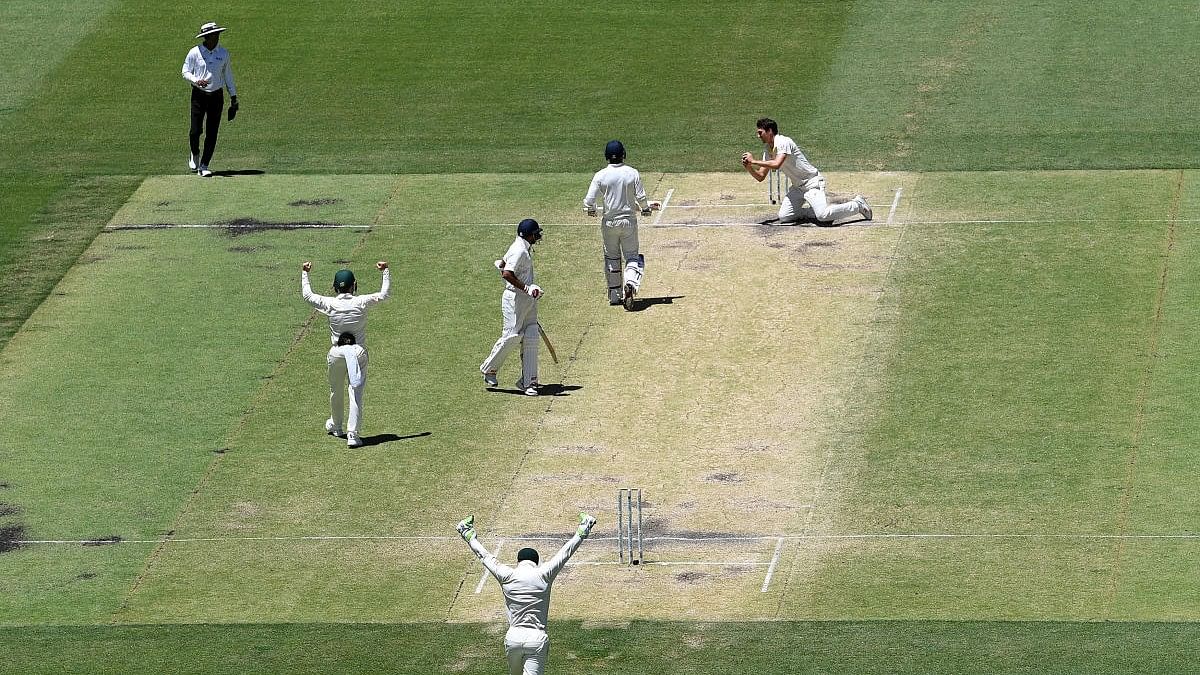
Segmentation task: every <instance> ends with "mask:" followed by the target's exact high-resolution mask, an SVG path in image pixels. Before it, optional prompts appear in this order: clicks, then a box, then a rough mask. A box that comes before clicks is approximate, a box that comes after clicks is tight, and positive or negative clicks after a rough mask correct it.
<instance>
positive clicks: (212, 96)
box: [183, 22, 238, 178]
mask: <svg viewBox="0 0 1200 675" xmlns="http://www.w3.org/2000/svg"><path fill="white" fill-rule="evenodd" d="M224 30H225V29H224V28H223V27H221V26H218V25H217V24H216V23H213V22H209V23H206V24H204V25H203V26H200V32H199V33H197V34H196V39H200V38H203V39H204V42H203V43H202V44H198V45H196V46H195V47H192V49H191V51H189V52H188V53H187V57H185V58H184V59H183V79H185V80H187V81H188V82H190V83H191V84H192V128H191V133H190V134H189V136H188V141H189V142H190V143H191V147H192V155H191V157H190V158H188V168H189V169H191V170H192V171H195V172H196V173H197V174H199V175H201V176H204V177H205V178H208V177H209V176H212V175H213V174H212V171H209V170H208V163H209V161H210V160H212V156H213V150H214V149H216V147H217V131H218V130H219V129H220V128H221V113H222V112H223V111H224V108H225V90H226V89H228V90H229V119H231V120H232V119H233V117H234V116H235V115H237V111H238V97H237V87H236V86H235V85H234V84H233V69H232V68H231V67H230V66H229V50H227V49H225V48H224V47H222V46H220V45H218V44H217V43H218V42H220V40H221V33H222V32H223V31H224ZM205 119H207V120H208V122H207V126H206V125H205ZM201 131H204V132H205V134H204V154H203V155H201V154H200V133H201Z"/></svg>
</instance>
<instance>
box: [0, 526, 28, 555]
mask: <svg viewBox="0 0 1200 675" xmlns="http://www.w3.org/2000/svg"><path fill="white" fill-rule="evenodd" d="M25 539H26V536H25V526H24V525H3V526H0V553H8V552H9V551H15V550H17V549H19V548H21V547H22V546H24V544H22V543H21V542H23V541H25Z"/></svg>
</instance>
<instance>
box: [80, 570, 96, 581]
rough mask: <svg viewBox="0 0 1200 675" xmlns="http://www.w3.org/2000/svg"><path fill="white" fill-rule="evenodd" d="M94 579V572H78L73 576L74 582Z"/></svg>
mask: <svg viewBox="0 0 1200 675" xmlns="http://www.w3.org/2000/svg"><path fill="white" fill-rule="evenodd" d="M95 578H96V573H95V572H80V573H79V574H76V575H75V581H87V580H88V579H95Z"/></svg>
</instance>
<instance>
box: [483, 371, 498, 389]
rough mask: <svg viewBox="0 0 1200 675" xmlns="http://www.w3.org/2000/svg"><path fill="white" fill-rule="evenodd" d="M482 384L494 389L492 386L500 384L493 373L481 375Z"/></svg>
mask: <svg viewBox="0 0 1200 675" xmlns="http://www.w3.org/2000/svg"><path fill="white" fill-rule="evenodd" d="M483 383H484V385H486V386H489V387H494V386H496V385H498V384H500V380H497V379H496V374H495V373H484V374H483Z"/></svg>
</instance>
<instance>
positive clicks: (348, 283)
mask: <svg viewBox="0 0 1200 675" xmlns="http://www.w3.org/2000/svg"><path fill="white" fill-rule="evenodd" d="M333 287H334V289H335V290H339V291H346V292H349V291H350V289H352V288H354V272H351V271H350V270H338V272H337V274H335V275H333Z"/></svg>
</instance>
